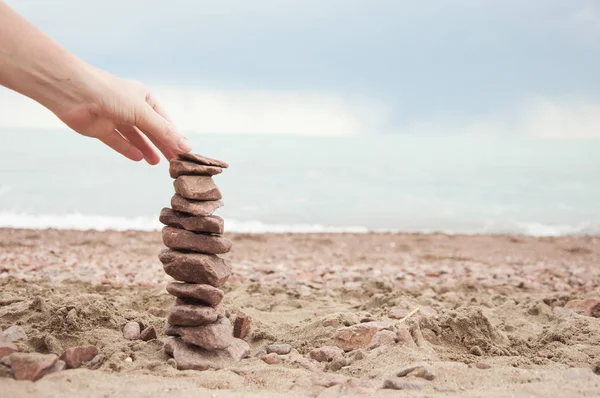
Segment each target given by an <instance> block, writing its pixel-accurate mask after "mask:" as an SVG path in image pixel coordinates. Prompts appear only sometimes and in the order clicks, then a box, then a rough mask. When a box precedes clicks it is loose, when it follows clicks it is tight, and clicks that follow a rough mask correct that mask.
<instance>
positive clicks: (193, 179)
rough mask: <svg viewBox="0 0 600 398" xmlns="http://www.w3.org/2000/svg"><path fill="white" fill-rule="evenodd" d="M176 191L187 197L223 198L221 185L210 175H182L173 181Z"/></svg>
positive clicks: (201, 198)
mask: <svg viewBox="0 0 600 398" xmlns="http://www.w3.org/2000/svg"><path fill="white" fill-rule="evenodd" d="M173 186H174V187H175V192H177V193H178V194H179V195H181V196H183V197H184V198H186V199H192V200H219V199H221V198H223V195H222V194H221V191H219V187H217V185H216V184H215V182H214V181H213V179H212V178H211V177H208V176H180V177H177V179H176V180H175V181H174V182H173Z"/></svg>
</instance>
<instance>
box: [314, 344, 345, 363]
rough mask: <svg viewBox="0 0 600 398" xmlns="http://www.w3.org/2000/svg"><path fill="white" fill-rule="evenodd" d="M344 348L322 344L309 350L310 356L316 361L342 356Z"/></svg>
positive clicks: (327, 360) (328, 360)
mask: <svg viewBox="0 0 600 398" xmlns="http://www.w3.org/2000/svg"><path fill="white" fill-rule="evenodd" d="M343 356H344V350H342V349H341V348H339V347H335V346H327V345H326V346H323V347H319V348H315V349H314V350H312V351H311V352H310V357H311V358H312V359H314V360H315V361H318V362H331V361H333V360H334V359H335V358H338V357H343Z"/></svg>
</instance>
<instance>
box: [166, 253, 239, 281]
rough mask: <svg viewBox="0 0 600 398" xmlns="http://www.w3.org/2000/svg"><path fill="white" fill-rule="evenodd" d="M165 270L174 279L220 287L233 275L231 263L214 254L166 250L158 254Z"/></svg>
mask: <svg viewBox="0 0 600 398" xmlns="http://www.w3.org/2000/svg"><path fill="white" fill-rule="evenodd" d="M158 258H159V259H160V261H161V262H162V263H163V266H164V269H165V272H166V273H167V274H169V275H170V276H172V277H173V278H174V279H176V280H179V281H185V282H192V283H201V284H208V285H211V286H215V287H219V286H221V285H223V284H224V283H225V282H227V278H229V275H231V265H229V262H228V261H226V260H223V259H222V258H219V257H218V256H215V255H214V254H201V253H181V252H177V251H174V250H164V251H163V252H161V253H160V254H159V255H158Z"/></svg>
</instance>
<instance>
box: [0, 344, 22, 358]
mask: <svg viewBox="0 0 600 398" xmlns="http://www.w3.org/2000/svg"><path fill="white" fill-rule="evenodd" d="M17 351H19V348H18V347H17V346H16V345H14V344H13V343H11V342H10V341H4V340H0V359H2V358H4V357H7V356H9V355H10V354H12V353H13V352H17Z"/></svg>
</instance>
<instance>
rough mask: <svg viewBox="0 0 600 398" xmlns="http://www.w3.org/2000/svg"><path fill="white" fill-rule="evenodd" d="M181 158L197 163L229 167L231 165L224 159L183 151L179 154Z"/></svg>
mask: <svg viewBox="0 0 600 398" xmlns="http://www.w3.org/2000/svg"><path fill="white" fill-rule="evenodd" d="M179 158H180V159H182V160H188V161H190V162H194V163H197V164H203V165H206V166H215V167H221V168H224V169H226V168H228V167H229V165H228V164H227V163H226V162H223V161H222V160H217V159H211V158H207V157H206V156H202V155H198V154H196V153H182V154H180V155H179Z"/></svg>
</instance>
